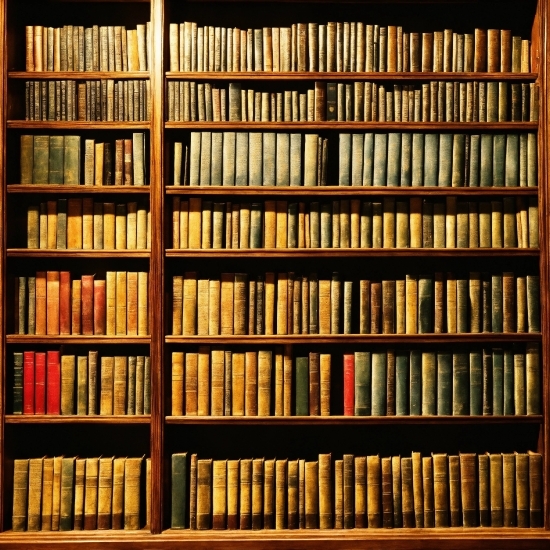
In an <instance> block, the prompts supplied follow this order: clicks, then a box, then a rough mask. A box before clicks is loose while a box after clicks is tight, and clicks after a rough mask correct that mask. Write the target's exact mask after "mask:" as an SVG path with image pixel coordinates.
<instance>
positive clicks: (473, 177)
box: [468, 134, 481, 187]
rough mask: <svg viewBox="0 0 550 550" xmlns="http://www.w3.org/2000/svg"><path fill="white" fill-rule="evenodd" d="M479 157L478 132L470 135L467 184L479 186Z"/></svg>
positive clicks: (479, 143) (479, 141)
mask: <svg viewBox="0 0 550 550" xmlns="http://www.w3.org/2000/svg"><path fill="white" fill-rule="evenodd" d="M480 157H481V139H480V136H479V134H472V135H471V136H470V168H469V174H468V186H469V187H479V185H480V181H479V166H480Z"/></svg>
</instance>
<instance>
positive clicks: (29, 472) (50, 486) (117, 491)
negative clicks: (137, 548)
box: [12, 456, 151, 531]
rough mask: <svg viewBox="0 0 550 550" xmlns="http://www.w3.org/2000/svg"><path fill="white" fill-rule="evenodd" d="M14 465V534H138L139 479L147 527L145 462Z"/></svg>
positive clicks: (58, 460)
mask: <svg viewBox="0 0 550 550" xmlns="http://www.w3.org/2000/svg"><path fill="white" fill-rule="evenodd" d="M143 462H145V463H146V466H145V469H146V472H145V476H144V475H143V472H142V470H143ZM13 463H14V466H13V516H12V529H13V530H14V531H72V530H73V529H74V530H75V531H81V530H83V529H85V530H90V529H140V528H141V527H143V521H142V516H143V511H142V506H141V505H142V500H143V498H142V494H143V492H142V491H143V488H142V485H143V479H144V478H145V503H146V514H145V515H146V517H147V523H149V515H150V507H151V505H150V499H151V496H150V493H151V479H150V478H151V473H150V472H151V459H150V458H147V459H145V460H144V459H143V457H141V458H118V457H116V458H115V457H101V458H79V457H64V456H56V457H54V458H48V457H44V458H31V459H29V458H18V459H15V460H14V461H13Z"/></svg>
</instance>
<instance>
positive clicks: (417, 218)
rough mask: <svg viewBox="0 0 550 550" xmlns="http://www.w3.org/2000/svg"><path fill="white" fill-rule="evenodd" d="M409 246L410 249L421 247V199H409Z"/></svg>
mask: <svg viewBox="0 0 550 550" xmlns="http://www.w3.org/2000/svg"><path fill="white" fill-rule="evenodd" d="M409 212H410V231H411V235H410V246H411V248H421V247H422V199H421V198H420V197H411V199H410V205H409Z"/></svg>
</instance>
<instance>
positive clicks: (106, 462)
mask: <svg viewBox="0 0 550 550" xmlns="http://www.w3.org/2000/svg"><path fill="white" fill-rule="evenodd" d="M113 460H114V457H111V458H100V459H99V476H98V480H99V481H98V490H97V528H98V529H110V528H111V516H112V495H113Z"/></svg>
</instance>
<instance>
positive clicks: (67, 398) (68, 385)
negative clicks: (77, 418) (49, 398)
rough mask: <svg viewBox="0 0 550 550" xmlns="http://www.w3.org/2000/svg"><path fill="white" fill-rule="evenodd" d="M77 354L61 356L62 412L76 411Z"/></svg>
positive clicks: (72, 412) (66, 413)
mask: <svg viewBox="0 0 550 550" xmlns="http://www.w3.org/2000/svg"><path fill="white" fill-rule="evenodd" d="M75 377H76V368H75V356H74V355H62V356H61V414H63V415H71V414H74V413H75V409H74V401H75V400H74V393H75V390H74V388H75Z"/></svg>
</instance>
